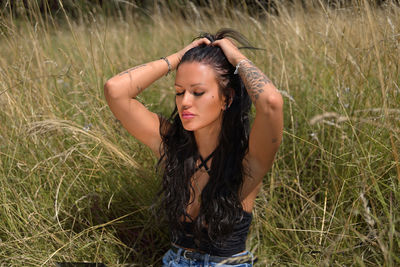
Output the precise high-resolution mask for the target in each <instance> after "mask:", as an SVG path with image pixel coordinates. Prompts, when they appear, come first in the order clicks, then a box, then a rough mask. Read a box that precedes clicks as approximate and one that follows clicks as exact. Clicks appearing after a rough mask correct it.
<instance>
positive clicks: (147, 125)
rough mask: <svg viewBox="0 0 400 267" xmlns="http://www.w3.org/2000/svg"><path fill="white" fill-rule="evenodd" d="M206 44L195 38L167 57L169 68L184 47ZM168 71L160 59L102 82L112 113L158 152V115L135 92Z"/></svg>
mask: <svg viewBox="0 0 400 267" xmlns="http://www.w3.org/2000/svg"><path fill="white" fill-rule="evenodd" d="M203 43H205V44H209V41H208V40H207V39H205V38H203V39H199V40H196V41H194V42H192V43H191V44H190V45H188V46H186V47H185V48H184V49H182V50H181V51H179V52H177V53H175V54H172V55H170V56H168V57H167V60H168V61H169V62H170V64H171V71H172V70H175V69H176V67H177V65H178V63H179V61H180V59H181V58H182V56H183V55H184V54H185V53H186V51H187V50H189V49H191V48H193V47H195V46H198V45H200V44H203ZM167 72H168V64H167V61H166V60H164V59H160V60H156V61H152V62H149V63H146V64H142V65H139V66H136V67H133V68H131V69H128V70H126V71H124V72H121V73H120V74H118V75H116V76H114V77H112V78H111V79H109V80H108V81H107V82H106V84H105V85H104V95H105V97H106V100H107V103H108V105H109V106H110V109H111V111H112V112H113V114H114V116H115V117H116V118H117V119H118V120H119V121H120V122H121V123H122V125H123V126H124V128H126V129H127V130H128V132H129V133H130V134H131V135H132V136H134V137H135V138H136V139H138V140H139V141H140V142H142V143H143V144H145V145H146V146H148V147H149V148H150V149H151V150H152V151H153V152H154V153H155V155H156V156H157V157H159V156H160V151H159V148H160V144H161V136H160V131H159V127H160V122H159V119H158V115H157V114H155V113H153V112H151V111H149V110H148V109H147V108H146V107H145V106H144V105H143V104H142V103H140V102H139V101H138V100H136V99H135V98H136V96H137V95H138V94H139V93H140V92H142V91H143V90H144V89H146V88H147V87H148V86H150V85H151V84H152V83H153V82H155V81H156V80H158V79H159V78H161V77H162V76H163V75H165V74H166V73H167Z"/></svg>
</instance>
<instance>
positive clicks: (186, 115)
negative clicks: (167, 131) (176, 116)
mask: <svg viewBox="0 0 400 267" xmlns="http://www.w3.org/2000/svg"><path fill="white" fill-rule="evenodd" d="M194 116H196V115H194V114H192V113H190V112H183V113H182V119H192V118H194Z"/></svg>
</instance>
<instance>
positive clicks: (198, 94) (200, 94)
mask: <svg viewBox="0 0 400 267" xmlns="http://www.w3.org/2000/svg"><path fill="white" fill-rule="evenodd" d="M193 94H194V95H195V96H202V95H203V94H204V92H201V93H198V92H194V93H193Z"/></svg>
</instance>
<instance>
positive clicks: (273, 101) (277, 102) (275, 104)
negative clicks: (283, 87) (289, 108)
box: [263, 91, 283, 114]
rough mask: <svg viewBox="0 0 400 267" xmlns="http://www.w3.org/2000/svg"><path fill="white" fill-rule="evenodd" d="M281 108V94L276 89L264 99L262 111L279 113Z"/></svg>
mask: <svg viewBox="0 0 400 267" xmlns="http://www.w3.org/2000/svg"><path fill="white" fill-rule="evenodd" d="M282 110H283V98H282V95H281V94H280V93H279V92H278V91H277V92H276V93H275V92H274V93H273V94H270V95H268V96H267V97H265V99H264V105H263V111H264V113H266V114H276V113H277V112H278V113H281V112H282Z"/></svg>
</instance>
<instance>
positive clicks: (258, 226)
mask: <svg viewBox="0 0 400 267" xmlns="http://www.w3.org/2000/svg"><path fill="white" fill-rule="evenodd" d="M155 3H156V4H157V5H156V8H155V9H154V14H152V16H145V15H143V12H135V10H131V13H125V14H124V15H123V16H122V15H121V17H107V16H104V15H102V14H99V13H96V14H93V13H87V14H82V16H81V17H80V18H79V19H74V20H73V19H71V18H69V17H68V16H67V14H66V13H64V12H63V10H60V12H59V13H58V16H59V17H58V18H57V17H51V16H50V17H49V16H46V17H45V16H42V15H41V14H40V13H38V12H30V13H29V14H35V15H34V16H32V15H29V16H28V15H26V16H25V17H22V18H19V19H15V18H13V17H11V16H6V15H4V14H3V15H2V17H1V19H0V22H1V23H0V29H1V37H0V51H1V52H0V53H1V57H0V107H1V108H0V162H1V164H0V265H2V266H3V265H4V266H54V263H55V262H57V261H96V262H104V263H106V264H107V265H108V266H127V265H129V264H131V265H137V266H148V265H154V266H157V265H160V257H161V256H162V254H163V253H164V252H165V251H166V249H167V248H168V242H169V241H168V232H167V230H166V228H165V226H164V225H162V224H159V218H157V216H156V214H153V212H152V211H153V209H152V208H153V203H154V197H155V194H156V191H157V189H158V187H159V179H160V178H159V175H158V174H157V173H156V171H155V168H154V167H155V163H156V159H155V158H154V157H153V156H152V155H151V152H150V151H149V150H148V149H146V148H145V147H144V146H143V145H142V144H140V143H138V142H137V141H135V140H134V139H133V138H132V137H130V136H129V135H128V134H127V132H126V131H125V130H124V129H123V128H122V127H121V125H119V124H118V122H117V121H116V120H115V119H114V118H113V116H112V114H111V112H110V111H109V109H108V108H107V105H106V102H105V100H104V97H103V88H102V87H103V83H104V82H105V80H106V79H107V78H109V77H110V76H112V75H114V74H116V73H117V72H119V71H122V70H124V69H127V68H128V67H131V66H133V65H137V64H140V63H143V62H147V61H150V60H154V59H158V58H160V57H161V56H165V55H168V54H171V53H174V52H175V51H177V50H178V49H180V48H181V47H183V45H185V44H187V43H189V42H190V41H191V39H192V38H193V37H195V36H196V35H197V34H198V33H199V32H200V31H209V32H214V31H216V30H217V29H219V28H220V27H231V28H234V29H236V30H238V31H240V32H242V33H243V34H244V35H246V36H247V37H248V38H249V39H250V41H251V42H252V43H253V44H254V45H255V46H258V47H262V48H265V49H266V51H265V52H256V53H250V52H248V53H247V55H248V56H249V58H250V59H251V60H253V61H254V62H255V64H256V65H257V66H259V67H260V68H261V69H262V70H263V71H265V73H266V74H267V76H269V77H270V78H271V79H272V80H273V81H274V83H275V84H276V86H277V87H278V88H279V89H280V90H281V92H282V95H283V96H284V100H285V132H284V140H283V143H282V146H281V149H280V151H279V153H278V155H277V157H276V162H275V165H274V167H273V169H272V170H271V172H270V173H269V174H268V175H267V176H266V177H265V183H264V187H263V189H262V191H261V192H260V194H259V197H258V198H257V200H256V208H255V210H254V221H253V224H252V227H251V232H250V235H249V239H248V249H249V250H251V251H252V252H253V253H255V254H256V255H257V256H258V258H259V261H258V264H257V265H259V266H281V265H283V266H286V265H287V266H320V265H321V266H398V265H400V252H399V251H400V241H399V240H400V236H399V227H400V223H399V217H400V213H399V209H398V206H399V204H400V193H399V192H400V191H399V182H400V162H399V153H400V152H399V151H400V145H399V144H400V140H399V139H400V127H399V126H400V122H399V118H400V105H399V103H400V88H399V84H400V76H399V62H400V60H399V59H400V58H399V54H400V51H399V50H400V16H399V15H400V9H399V8H398V7H397V6H395V5H390V4H388V5H386V6H384V7H383V8H380V9H377V8H374V7H370V6H368V4H367V2H366V1H364V2H361V3H359V4H358V5H356V6H355V7H353V8H345V9H335V10H333V9H330V8H328V7H326V6H322V5H320V2H319V1H316V2H311V1H310V2H307V1H305V3H306V5H307V7H308V9H307V10H304V9H302V8H301V7H300V6H299V5H297V6H296V5H294V6H291V7H290V6H283V5H282V6H278V9H279V14H280V15H279V16H274V15H268V14H261V15H260V16H259V17H251V16H250V15H249V13H248V12H247V10H246V7H242V8H237V9H233V8H231V7H229V6H226V5H227V4H226V2H224V1H222V2H221V3H220V4H217V3H214V4H210V6H209V7H208V8H205V7H204V8H199V7H196V6H195V5H190V9H185V10H184V11H183V10H182V9H179V8H177V9H176V10H174V11H167V10H166V9H165V8H163V2H162V1H159V2H155ZM224 3H225V6H224ZM157 7H158V8H157ZM178 7H179V5H178ZM33 9H34V6H33V7H32V10H33ZM139 13H140V14H139ZM172 85H173V75H171V76H168V77H164V78H162V79H161V80H159V81H157V82H156V83H155V84H154V85H153V86H152V87H151V88H149V89H148V90H146V91H145V92H144V93H143V94H142V95H141V100H142V101H143V103H145V104H146V105H147V106H148V108H149V109H151V110H153V111H154V112H158V113H163V114H165V115H168V113H169V112H171V111H172V108H173V99H174V96H173V90H172Z"/></svg>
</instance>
